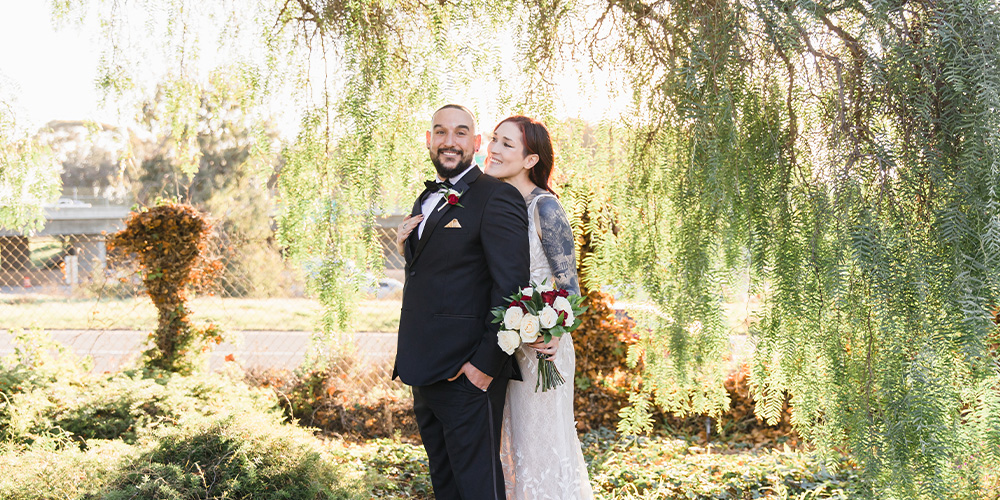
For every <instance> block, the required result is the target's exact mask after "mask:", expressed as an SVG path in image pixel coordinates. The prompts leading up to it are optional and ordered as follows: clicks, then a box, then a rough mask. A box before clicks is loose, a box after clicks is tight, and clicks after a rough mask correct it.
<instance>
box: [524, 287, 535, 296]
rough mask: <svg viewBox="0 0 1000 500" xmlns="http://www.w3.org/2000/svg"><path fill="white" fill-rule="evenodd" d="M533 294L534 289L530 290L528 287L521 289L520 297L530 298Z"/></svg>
mask: <svg viewBox="0 0 1000 500" xmlns="http://www.w3.org/2000/svg"><path fill="white" fill-rule="evenodd" d="M533 293H535V289H534V288H531V287H530V286H529V287H525V288H522V289H521V296H524V297H531V295H532V294H533Z"/></svg>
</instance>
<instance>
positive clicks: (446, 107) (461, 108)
mask: <svg viewBox="0 0 1000 500" xmlns="http://www.w3.org/2000/svg"><path fill="white" fill-rule="evenodd" d="M444 110H458V111H461V112H463V113H465V114H466V115H468V116H469V122H470V123H471V124H472V133H473V134H475V133H476V115H474V114H472V110H471V109H469V108H467V107H465V106H462V105H461V104H445V105H444V106H441V107H440V108H438V109H437V111H435V112H434V114H433V115H431V128H433V127H434V123H435V122H436V121H437V116H438V113H440V112H442V111H444Z"/></svg>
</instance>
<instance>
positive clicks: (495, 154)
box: [486, 122, 538, 180]
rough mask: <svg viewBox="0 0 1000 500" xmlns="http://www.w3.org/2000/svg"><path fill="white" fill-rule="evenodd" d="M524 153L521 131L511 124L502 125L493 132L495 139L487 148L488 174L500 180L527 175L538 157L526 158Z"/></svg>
mask: <svg viewBox="0 0 1000 500" xmlns="http://www.w3.org/2000/svg"><path fill="white" fill-rule="evenodd" d="M524 152H525V151H524V137H523V136H522V134H521V130H520V129H519V128H518V127H517V125H515V124H513V123H511V122H504V123H501V124H500V126H499V127H497V129H496V130H494V131H493V138H492V139H490V144H489V146H488V147H487V153H488V154H489V157H488V160H487V162H486V173H487V174H489V175H491V176H493V177H496V178H497V179H500V180H508V179H511V178H514V177H517V176H518V175H520V174H524V175H527V174H528V169H530V168H531V167H533V166H535V163H536V162H537V161H538V155H534V154H530V155H528V156H525V155H524Z"/></svg>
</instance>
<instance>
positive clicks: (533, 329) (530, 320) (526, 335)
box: [521, 314, 539, 343]
mask: <svg viewBox="0 0 1000 500" xmlns="http://www.w3.org/2000/svg"><path fill="white" fill-rule="evenodd" d="M538 326H539V325H538V316H533V315H531V314H525V315H524V318H522V319H521V341H522V342H529V343H530V342H534V341H535V339H536V338H538Z"/></svg>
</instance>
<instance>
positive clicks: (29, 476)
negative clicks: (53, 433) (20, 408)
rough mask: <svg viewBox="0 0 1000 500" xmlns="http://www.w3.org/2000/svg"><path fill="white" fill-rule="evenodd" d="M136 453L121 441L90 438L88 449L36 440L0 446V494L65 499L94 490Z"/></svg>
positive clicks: (11, 499) (12, 499)
mask: <svg viewBox="0 0 1000 500" xmlns="http://www.w3.org/2000/svg"><path fill="white" fill-rule="evenodd" d="M136 454H137V449H136V447H134V446H129V445H127V444H125V443H123V442H122V441H98V440H95V441H90V442H88V449H87V450H81V449H79V448H78V447H75V446H63V445H62V443H61V442H59V441H58V440H55V441H53V440H38V441H35V443H33V444H32V445H31V446H30V447H25V446H11V444H10V443H7V444H5V445H2V446H0V498H3V499H4V500H67V499H77V498H81V497H82V496H83V495H85V494H87V493H88V492H97V491H100V489H101V488H102V487H103V486H104V484H105V483H106V482H107V480H108V478H109V477H111V476H112V475H113V474H114V473H116V472H117V471H118V467H119V466H120V464H121V463H122V462H123V461H126V460H128V459H130V458H132V457H133V456H134V455H136Z"/></svg>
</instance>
